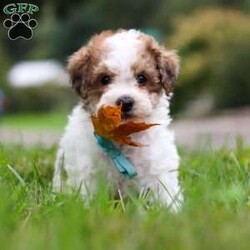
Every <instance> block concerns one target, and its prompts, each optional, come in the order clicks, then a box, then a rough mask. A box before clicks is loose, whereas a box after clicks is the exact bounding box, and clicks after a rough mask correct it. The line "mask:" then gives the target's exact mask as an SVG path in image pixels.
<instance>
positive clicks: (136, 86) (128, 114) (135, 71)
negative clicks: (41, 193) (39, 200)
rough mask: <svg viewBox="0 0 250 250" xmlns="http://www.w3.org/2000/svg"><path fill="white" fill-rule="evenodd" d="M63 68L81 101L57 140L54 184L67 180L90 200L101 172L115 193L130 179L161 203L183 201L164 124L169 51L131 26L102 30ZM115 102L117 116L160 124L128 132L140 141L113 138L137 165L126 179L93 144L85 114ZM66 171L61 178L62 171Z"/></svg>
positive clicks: (173, 74)
mask: <svg viewBox="0 0 250 250" xmlns="http://www.w3.org/2000/svg"><path fill="white" fill-rule="evenodd" d="M68 72H69V75H70V78H71V83H72V87H73V88H74V89H75V91H76V92H77V93H78V94H79V96H80V98H81V101H80V104H79V105H78V106H76V107H75V108H74V110H73V112H72V114H71V116H70V117H69V122H68V125H67V127H66V131H65V133H64V135H63V137H62V139H61V141H60V145H59V150H58V153H57V159H56V163H55V173H54V179H53V187H54V190H56V191H60V190H62V188H65V187H67V189H68V188H69V187H73V188H76V189H79V190H80V192H81V194H82V196H83V198H84V199H87V198H88V199H89V198H90V197H92V196H93V194H94V193H95V191H96V187H97V183H96V178H95V177H96V174H97V173H98V172H99V171H104V172H105V173H106V178H108V182H107V183H112V184H113V185H114V186H115V187H116V188H117V189H119V191H120V192H123V193H124V194H125V193H126V192H128V190H129V188H128V187H130V186H133V187H135V188H136V189H138V191H140V190H142V189H144V190H145V189H150V190H151V193H153V194H154V195H153V196H154V198H156V199H157V200H158V201H160V203H161V204H163V205H166V206H168V207H171V209H172V210H176V209H178V208H179V207H180V204H181V201H182V195H181V192H180V188H179V184H178V166H179V156H178V153H177V150H176V145H175V142H174V134H173V132H172V131H171V130H170V129H169V128H168V126H169V123H170V121H171V119H170V117H169V101H170V97H171V94H172V90H173V85H174V83H175V81H176V78H177V75H178V72H179V60H178V56H177V55H176V53H175V51H171V50H166V49H165V48H164V47H162V46H160V45H159V44H158V43H157V42H156V41H155V40H154V39H153V38H152V37H151V36H148V35H146V34H144V33H142V32H139V31H136V30H119V31H117V32H111V31H104V32H102V33H100V34H98V35H95V36H94V37H92V39H91V40H90V41H89V43H88V44H87V45H86V46H84V47H82V48H80V49H79V50H78V51H77V52H75V53H74V54H73V55H72V56H71V57H70V59H69V62H68ZM121 103H122V118H123V119H124V121H126V120H133V121H135V122H146V123H159V124H160V125H159V126H155V127H152V128H150V129H148V130H146V131H144V132H139V133H135V134H133V135H132V139H133V140H135V141H137V142H139V143H141V144H144V145H147V146H144V147H131V146H126V145H116V146H117V147H118V148H119V149H120V150H121V152H122V153H123V154H124V155H125V157H126V158H127V159H128V160H130V161H131V162H132V164H133V165H134V167H135V169H136V171H137V176H136V177H134V178H133V179H132V180H125V179H124V177H123V176H122V175H121V174H119V173H118V172H117V170H116V169H115V167H114V164H113V162H112V160H111V159H110V158H109V157H108V156H107V155H106V154H105V153H104V152H103V151H102V149H101V148H100V147H99V146H98V145H97V142H96V139H95V137H94V135H93V126H92V123H91V120H90V115H91V114H96V113H97V111H98V109H99V108H100V107H101V106H103V105H111V106H114V105H120V104H121ZM65 172H66V175H67V178H63V175H62V173H65ZM120 192H119V193H120Z"/></svg>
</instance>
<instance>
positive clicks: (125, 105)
mask: <svg viewBox="0 0 250 250" xmlns="http://www.w3.org/2000/svg"><path fill="white" fill-rule="evenodd" d="M121 104H122V112H129V111H130V110H132V108H133V106H134V100H133V98H132V97H130V96H121V97H120V98H119V99H117V101H116V105H118V106H119V105H121Z"/></svg>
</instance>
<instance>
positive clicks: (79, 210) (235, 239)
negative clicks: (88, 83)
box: [0, 145, 250, 250]
mask: <svg viewBox="0 0 250 250" xmlns="http://www.w3.org/2000/svg"><path fill="white" fill-rule="evenodd" d="M180 153H181V157H182V163H181V171H180V173H181V183H182V188H183V189H184V193H185V204H184V206H183V209H182V211H181V212H179V213H177V214H173V213H171V212H169V211H168V210H167V209H165V208H161V207H160V206H159V205H157V204H156V205H154V206H152V207H151V208H150V209H148V210H142V207H143V204H144V203H145V201H144V200H143V199H139V198H136V197H129V199H128V200H127V201H126V202H117V201H114V200H112V199H111V198H109V195H108V192H106V190H105V188H100V191H99V192H98V194H97V196H96V197H95V200H94V201H93V202H92V203H91V204H89V205H88V206H86V205H84V203H83V202H82V200H81V199H80V197H79V195H78V194H77V192H75V193H73V194H72V195H68V196H66V195H62V194H59V195H55V194H53V192H52V191H51V178H52V171H53V161H54V157H55V148H50V149H43V148H32V149H24V148H23V147H21V146H1V147H0V199H1V202H0V248H1V249H4V250H5V249H13V250H14V249H15V250H16V249H23V250H29V249H30V250H34V249H36V250H39V249H53V250H56V249H129V250H132V249H185V250H189V249H190V250H191V249H192V250H193V249H227V250H228V249H233V250H236V249H237V250H238V249H249V245H250V187H249V176H250V171H249V170H250V148H244V147H242V146H241V145H239V146H238V148H237V149H236V150H234V151H230V150H227V149H221V150H219V151H209V150H208V151H201V150H193V151H187V150H185V149H181V150H180Z"/></svg>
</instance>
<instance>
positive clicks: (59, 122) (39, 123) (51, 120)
mask: <svg viewBox="0 0 250 250" xmlns="http://www.w3.org/2000/svg"><path fill="white" fill-rule="evenodd" d="M67 115H68V113H66V112H61V111H59V112H52V113H37V114H35V113H30V114H23V113H21V114H13V115H5V116H4V117H3V118H2V120H1V121H0V125H1V126H4V127H9V128H18V129H63V128H64V126H65V124H66V122H67Z"/></svg>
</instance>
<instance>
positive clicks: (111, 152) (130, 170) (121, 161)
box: [94, 133, 137, 179]
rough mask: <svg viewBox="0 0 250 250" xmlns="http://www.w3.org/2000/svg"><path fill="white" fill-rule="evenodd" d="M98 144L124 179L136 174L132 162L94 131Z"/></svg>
mask: <svg viewBox="0 0 250 250" xmlns="http://www.w3.org/2000/svg"><path fill="white" fill-rule="evenodd" d="M94 136H95V138H96V140H97V143H98V145H99V146H100V147H101V149H102V150H103V151H104V152H105V153H106V154H107V155H108V156H109V157H110V158H111V159H112V160H113V162H114V164H115V167H116V169H117V170H118V172H119V173H121V174H122V175H124V177H125V178H126V179H132V178H133V177H134V176H136V175H137V173H136V171H135V168H134V166H133V164H132V163H131V162H130V161H129V160H128V159H127V158H126V157H125V156H124V154H123V153H122V152H121V150H119V149H118V148H117V147H116V146H115V145H114V144H113V143H112V142H111V141H110V140H108V139H106V138H104V137H102V136H100V135H97V134H96V133H94Z"/></svg>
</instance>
